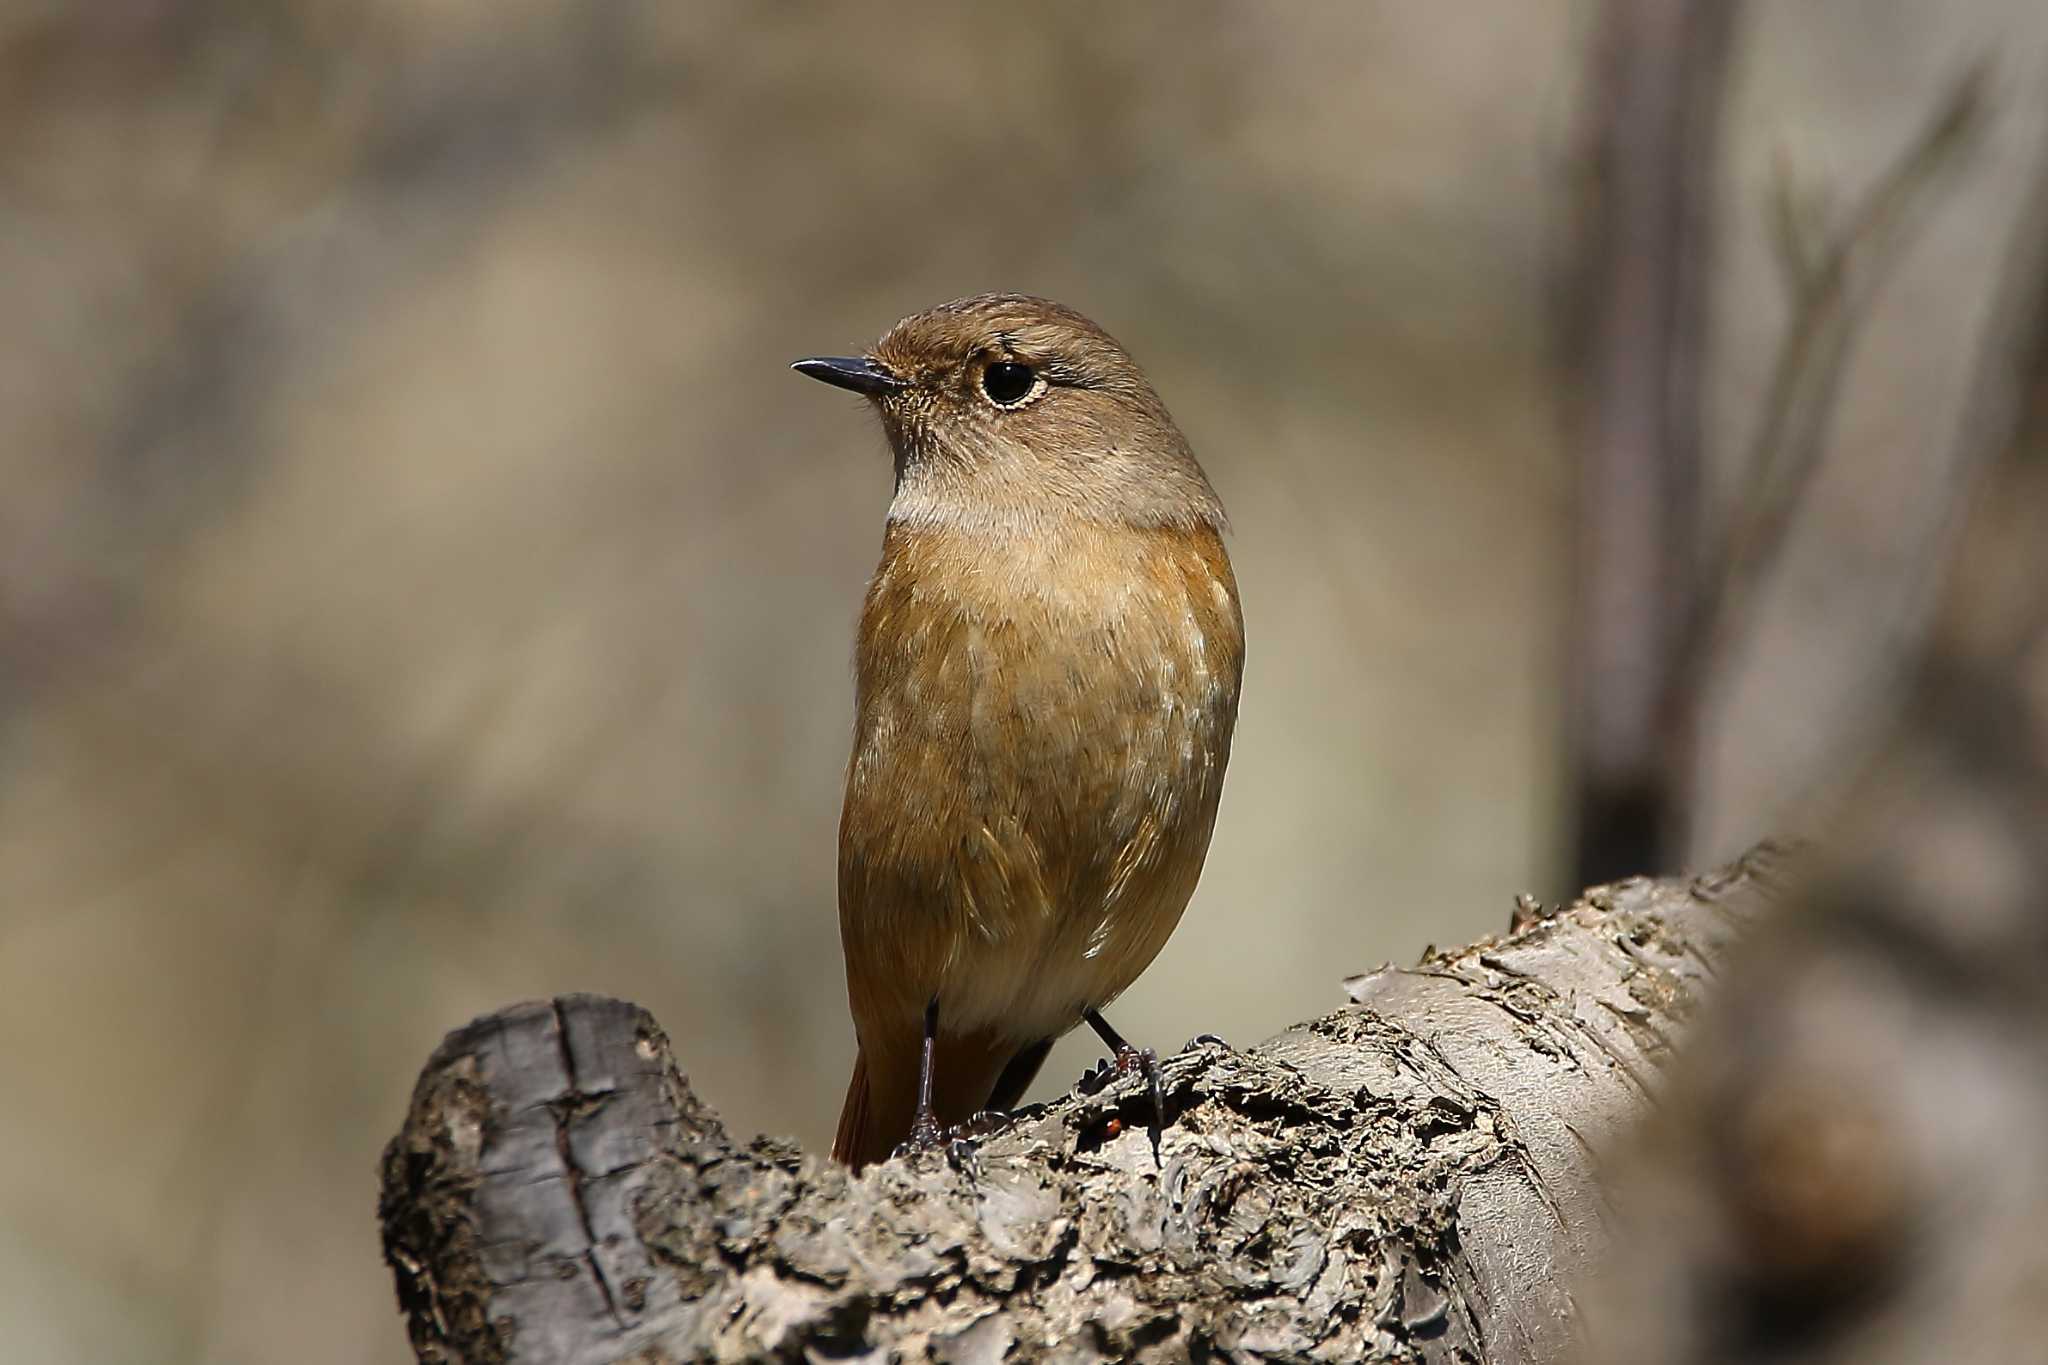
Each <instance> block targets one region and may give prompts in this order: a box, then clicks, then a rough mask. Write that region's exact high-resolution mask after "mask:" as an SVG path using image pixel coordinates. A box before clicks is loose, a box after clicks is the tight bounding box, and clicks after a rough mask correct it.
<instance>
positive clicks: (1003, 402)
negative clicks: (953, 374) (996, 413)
mask: <svg viewBox="0 0 2048 1365" xmlns="http://www.w3.org/2000/svg"><path fill="white" fill-rule="evenodd" d="M1037 385H1038V374H1037V372H1036V371H1034V370H1033V369H1032V368H1031V367H1030V366H1029V365H1020V364H1018V363H1017V362H1016V361H1014V360H998V361H996V362H995V363H994V364H993V365H990V366H989V367H988V368H987V369H985V370H983V371H982V372H981V391H982V392H983V393H985V394H987V395H988V401H989V402H991V403H994V404H995V405H996V406H997V407H999V408H1007V407H1009V406H1011V405H1012V404H1015V403H1021V402H1023V401H1024V400H1025V399H1026V398H1029V397H1030V396H1031V390H1032V389H1034V388H1036V387H1037Z"/></svg>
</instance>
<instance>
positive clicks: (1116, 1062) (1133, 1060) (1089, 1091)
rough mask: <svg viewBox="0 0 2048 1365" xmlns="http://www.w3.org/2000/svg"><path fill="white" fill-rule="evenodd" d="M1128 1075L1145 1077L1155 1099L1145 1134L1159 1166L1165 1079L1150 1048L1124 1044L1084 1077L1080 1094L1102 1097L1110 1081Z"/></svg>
mask: <svg viewBox="0 0 2048 1365" xmlns="http://www.w3.org/2000/svg"><path fill="white" fill-rule="evenodd" d="M1125 1076H1143V1077H1144V1078H1145V1088H1146V1090H1147V1091H1148V1092H1149V1094H1150V1097H1151V1100H1152V1117H1151V1120H1150V1121H1149V1122H1148V1123H1146V1125H1145V1132H1146V1134H1147V1135H1148V1136H1150V1137H1151V1139H1152V1160H1153V1161H1154V1163H1157V1162H1158V1160H1159V1141H1160V1139H1161V1138H1162V1137H1163V1136H1164V1135H1165V1132H1166V1077H1165V1074H1164V1073H1163V1072H1162V1071H1161V1070H1160V1066H1159V1054H1158V1053H1156V1052H1154V1051H1153V1050H1152V1049H1151V1048H1149V1047H1133V1046H1131V1044H1129V1043H1125V1044H1123V1045H1122V1046H1121V1047H1119V1048H1117V1050H1116V1055H1115V1056H1114V1057H1106V1058H1104V1059H1103V1060H1101V1061H1099V1062H1097V1063H1096V1064H1095V1065H1094V1067H1093V1068H1091V1069H1090V1070H1089V1071H1088V1072H1087V1073H1086V1074H1085V1075H1083V1076H1082V1077H1081V1084H1080V1090H1081V1093H1082V1094H1084V1095H1097V1094H1100V1093H1101V1092H1102V1091H1103V1090H1105V1089H1107V1088H1108V1086H1109V1083H1110V1082H1111V1081H1114V1080H1118V1079H1120V1078H1122V1077H1125Z"/></svg>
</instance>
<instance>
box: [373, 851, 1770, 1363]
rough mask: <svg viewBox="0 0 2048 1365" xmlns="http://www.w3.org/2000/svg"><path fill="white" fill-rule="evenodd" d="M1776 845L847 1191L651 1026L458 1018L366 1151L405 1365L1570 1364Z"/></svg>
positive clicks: (1626, 885) (507, 1013)
mask: <svg viewBox="0 0 2048 1365" xmlns="http://www.w3.org/2000/svg"><path fill="white" fill-rule="evenodd" d="M1774 868H1782V858H1781V856H1780V855H1777V854H1774V853H1772V852H1771V851H1769V850H1763V851H1760V852H1758V853H1756V854H1752V855H1751V856H1750V857H1749V858H1747V859H1745V860H1743V861H1742V862H1741V863H1739V864H1737V865H1735V866H1733V867H1731V868H1729V869H1728V870H1726V871H1725V872H1722V873H1720V874H1717V875H1714V876H1711V877H1706V878H1702V879H1700V880H1698V881H1694V882H1675V881H1674V882H1651V881H1646V880H1635V881H1628V882H1622V883H1618V884H1616V885H1613V886H1608V887H1603V888H1599V889H1596V890H1593V891H1590V892H1588V893H1587V894H1586V895H1585V896H1584V897H1583V898H1582V899H1581V900H1579V901H1578V902H1577V903H1575V904H1573V905H1572V906H1570V907H1568V908H1565V909H1562V910H1558V911H1554V912H1548V913H1546V912H1544V911H1542V910H1540V909H1538V908H1537V907H1535V906H1533V905H1530V904H1526V903H1525V904H1524V905H1523V906H1522V907H1521V908H1520V910H1519V911H1518V913H1517V915H1516V916H1515V924H1514V925H1513V927H1512V928H1511V931H1510V932H1509V933H1508V934H1507V935H1505V936H1504V937H1500V938H1489V939H1486V940H1483V941H1481V942H1479V943H1476V944H1473V945H1470V946H1469V947H1465V948H1462V949H1459V950H1457V951H1454V952H1446V953H1431V954H1430V955H1428V956H1426V957H1425V958H1424V960H1423V961H1422V962H1421V963H1420V964H1418V965H1417V966H1415V967H1410V968H1395V967H1383V968H1381V969H1380V970H1378V971H1376V972H1372V973H1369V974H1367V975H1365V976H1362V977H1358V978H1354V979H1353V980H1352V981H1350V982H1348V983H1346V984H1347V988H1348V990H1349V992H1350V994H1351V997H1352V1000H1353V1002H1354V1003H1352V1004H1351V1005H1349V1006H1347V1007H1345V1008H1342V1009H1339V1010H1337V1011H1336V1012H1334V1013H1331V1014H1327V1015H1324V1016H1323V1017H1321V1018H1318V1019H1315V1020H1313V1021H1310V1022H1307V1023H1304V1024H1301V1025H1298V1026H1296V1027H1294V1028H1292V1029H1289V1030H1287V1031H1286V1032H1284V1033H1282V1034H1280V1035H1279V1036H1278V1037H1276V1038H1273V1039H1271V1040H1270V1041H1268V1042H1265V1043H1263V1044H1260V1045H1259V1046H1257V1047H1254V1048H1249V1049H1244V1050H1235V1049H1232V1048H1230V1047H1228V1046H1226V1045H1223V1044H1220V1043H1217V1042H1214V1041H1199V1040H1198V1041H1197V1042H1195V1043H1191V1044H1190V1045H1189V1046H1188V1047H1187V1048H1186V1049H1185V1050H1183V1051H1182V1052H1181V1053H1179V1054H1178V1055H1176V1056H1174V1057H1171V1058H1169V1059H1167V1061H1166V1064H1165V1082H1166V1098H1167V1107H1168V1110H1169V1114H1168V1118H1169V1125H1168V1127H1167V1129H1166V1132H1165V1135H1164V1142H1163V1146H1162V1148H1161V1151H1160V1153H1159V1159H1158V1163H1157V1164H1155V1161H1154V1154H1153V1150H1152V1147H1151V1145H1150V1143H1149V1141H1148V1138H1147V1134H1146V1120H1147V1117H1148V1113H1147V1108H1148V1104H1147V1101H1146V1099H1145V1097H1144V1088H1143V1083H1142V1082H1141V1081H1139V1080H1136V1079H1135V1078H1134V1079H1131V1080H1119V1079H1112V1080H1111V1081H1110V1082H1109V1083H1108V1084H1107V1085H1106V1086H1104V1087H1102V1088H1100V1089H1099V1090H1097V1091H1095V1092H1094V1093H1089V1087H1087V1086H1082V1087H1077V1088H1076V1090H1075V1091H1074V1092H1073V1093H1070V1094H1068V1095H1066V1096H1065V1097H1063V1098H1061V1099H1059V1100H1057V1101H1055V1102H1053V1103H1050V1104H1047V1105H1043V1106H1039V1107H1034V1108H1031V1109H1027V1110H1024V1111H1022V1112H1021V1113H1020V1114H1018V1115H1017V1116H1016V1117H1015V1118H1014V1119H1013V1121H1011V1122H1010V1123H1008V1124H1006V1125H1005V1126H1003V1127H1001V1128H1000V1129H999V1130H997V1131H995V1132H994V1133H992V1134H991V1135H989V1136H987V1137H985V1138H983V1139H981V1140H979V1141H977V1142H975V1143H973V1144H972V1145H971V1146H969V1145H965V1144H956V1145H955V1146H953V1147H951V1148H947V1149H941V1150H935V1151H931V1152H925V1153H920V1154H915V1155H910V1156H906V1157H900V1158H898V1159H895V1160H892V1161H889V1162H886V1163H883V1164H881V1165H879V1166H876V1167H874V1168H872V1169H871V1170H870V1171H868V1172H866V1173H864V1174H863V1175H862V1176H860V1177H857V1178H856V1177H850V1176H848V1175H847V1173H846V1172H845V1171H844V1170H843V1169H842V1168H840V1167H838V1166H836V1165H834V1164H832V1163H831V1162H829V1161H828V1160H826V1159H825V1158H824V1157H822V1156H820V1155H817V1154H805V1153H803V1152H801V1151H799V1150H797V1149H796V1148H795V1147H794V1146H792V1145H790V1144H788V1143H786V1142H778V1141H774V1140H770V1139H756V1140H754V1141H751V1142H744V1143H742V1142H736V1141H735V1140H734V1139H733V1138H732V1137H731V1136H730V1135H728V1134H727V1133H726V1131H725V1129H724V1128H723V1126H722V1125H721V1124H720V1123H719V1121H718V1119H717V1118H716V1116H715V1115H714V1114H713V1113H712V1112H711V1111H710V1110H709V1109H708V1108H707V1107H706V1106H705V1105H704V1104H703V1103H702V1102H701V1101H700V1100H699V1099H698V1098H697V1097H696V1096H695V1095H694V1094H693V1093H692V1092H691V1090H690V1088H689V1085H688V1083H687V1082H686V1081H685V1080H684V1078H683V1077H682V1075H681V1074H680V1073H679V1072H678V1071H677V1069H676V1066H675V1063H674V1061H673V1059H672V1057H671V1055H670V1049H669V1042H668V1040H667V1038H666V1037H665V1036H664V1035H663V1034H662V1032H661V1030H660V1028H659V1027H658V1026H657V1025H656V1024H655V1023H654V1021H653V1019H652V1018H650V1017H649V1016H648V1015H647V1014H646V1013H645V1012H644V1011H641V1010H639V1009H637V1008H636V1007H634V1006H631V1005H628V1004H624V1003H621V1002H618V1001H612V1000H604V999H599V998H595V997H590V996H568V997H563V998H560V999H557V1000H553V1001H547V1002H541V1003H536V1004H527V1005H519V1006H515V1007H513V1008H510V1009H507V1010H503V1011H501V1012H499V1013H497V1014H494V1015H490V1016H488V1017H486V1018H483V1019H480V1020H478V1021H476V1022H475V1023H472V1024H471V1025H469V1026H468V1027H466V1028H464V1029H461V1030H459V1031H457V1032H456V1033H454V1034H452V1035H450V1036H449V1038H448V1040H447V1041H446V1042H445V1043H444V1044H443V1045H442V1046H441V1048H440V1049H439V1051H437V1052H436V1053H435V1055H434V1057H433V1059H432V1060H431V1061H430V1062H429V1063H428V1065H427V1067H426V1070H425V1072H424V1073H423V1074H422V1076H421V1078H420V1081H419V1085H418V1088H417V1090H416V1091H415V1093H414V1097H413V1103H412V1109H411V1113H410V1114H409V1115H408V1117H407V1119H406V1122H405V1126H404V1129H403V1130H402V1131H401V1132H400V1134H399V1135H398V1137H397V1138H396V1139H394V1140H393V1142H392V1143H391V1145H390V1147H389V1149H388V1151H387V1153H386V1155H385V1160H384V1169H383V1198H382V1202H381V1215H382V1221H383V1234H384V1247H385V1254H386V1257H387V1259H388V1260H389V1262H390V1264H391V1266H392V1269H393V1272H394V1274H395V1276H396V1279H397V1284H398V1293H399V1301H400V1305H401V1307H402V1309H403V1311H404V1312H405V1315H406V1318H407V1321H408V1325H409V1328H410V1331H411V1335H412V1342H413V1346H414V1349H415V1351H416V1352H417V1354H418V1356H419V1358H420V1359H421V1360H422V1361H428V1362H443V1361H464V1362H495V1361H527V1362H534V1361H550V1362H579V1363H580V1362H600V1361H620V1360H633V1361H650V1362H651V1361H684V1360H691V1361H695V1360H741V1359H754V1358H781V1359H806V1358H809V1359H824V1358H836V1357H863V1356H872V1357H874V1358H878V1359H879V1358H888V1357H889V1356H890V1355H891V1354H895V1355H901V1356H904V1357H907V1358H917V1357H919V1356H922V1355H930V1356H931V1357H933V1358H938V1359H949V1360H991V1361H992V1360H998V1359H1016V1360H1040V1359H1091V1358H1103V1357H1111V1358H1118V1359H1137V1360H1155V1359H1156V1360H1169V1359H1187V1358H1190V1357H1202V1356H1216V1355H1220V1356H1227V1357H1231V1358H1237V1359H1263V1358H1288V1359H1318V1360H1358V1359H1370V1360H1397V1359H1398V1360H1424V1361H1474V1362H1488V1363H1489V1365H1506V1363H1507V1362H1531V1361H1539V1360H1553V1359H1556V1358H1558V1357H1559V1355H1560V1354H1561V1353H1564V1352H1566V1351H1567V1350H1569V1349H1571V1347H1572V1345H1573V1342H1574V1340H1575V1335H1576V1331H1577V1321H1576V1319H1577V1312H1576V1308H1575V1305H1574V1301H1573V1297H1572V1294H1571V1290H1570V1289H1569V1287H1568V1286H1569V1285H1570V1284H1572V1283H1573V1282H1574V1281H1575V1280H1576V1278H1577V1277H1578V1276H1580V1275H1581V1274H1582V1273H1583V1272H1584V1271H1585V1270H1586V1269H1587V1268H1588V1267H1589V1266H1590V1265H1591V1264H1593V1263H1594V1261H1595V1260H1596V1258H1597V1257H1598V1256H1599V1254H1600V1253H1601V1252H1602V1250H1603V1249H1604V1245H1605V1237H1604V1232H1603V1210H1602V1207H1601V1204H1600V1199H1599V1196H1598V1194H1597V1192H1596V1190H1595V1187H1594V1184H1593V1169H1592V1161H1593V1157H1594V1154H1595V1153H1596V1152H1597V1151H1598V1150H1600V1149H1601V1148H1603V1147H1604V1146H1606V1145H1607V1144H1609V1143H1610V1141H1611V1140H1612V1139H1613V1138H1614V1137H1615V1136H1616V1134H1617V1133H1618V1131H1619V1130H1620V1129H1621V1128H1622V1127H1623V1126H1624V1125H1626V1124H1628V1123H1629V1122H1630V1121H1631V1120H1632V1119H1634V1118H1636V1117H1637V1116H1638V1115H1639V1114H1640V1113H1641V1112H1642V1110H1643V1108H1644V1104H1643V1101H1644V1096H1645V1093H1646V1090H1647V1089H1648V1088H1649V1087H1650V1086H1651V1085H1652V1084H1653V1083H1654V1080H1655V1078H1656V1076H1657V1074H1658V1072H1659V1070H1660V1068H1661V1067H1662V1066H1663V1065H1664V1062H1665V1060H1666V1058H1667V1056H1668V1055H1669V1053H1670V1050H1671V1046H1672V1043H1673V1041H1674V1038H1675V1037H1676V1036H1677V1035H1678V1034H1680V1033H1681V1032H1683V1030H1684V1028H1685V1026H1686V1022H1687V1020H1688V1019H1689V1018H1690V1017H1691V1015H1692V1014H1693V1013H1694V1011H1695V1008H1696V1006H1697V1005H1698V1003H1699V1002H1700V1000H1701V998H1702V995H1703V992H1705V991H1706V990H1707V988H1708V987H1709V985H1710V984H1711V982H1712V979H1713V975H1714V965H1713V964H1714V963H1715V962H1716V961H1717V960H1718V959H1719V958H1720V957H1721V956H1722V954H1723V952H1724V949H1725V948H1726V946H1727V945H1728V942H1729V940H1730V939H1731V937H1732V936H1733V935H1735V934H1736V933H1737V932H1738V931H1739V930H1741V929H1742V928H1743V927H1744V926H1745V925H1746V924H1747V923H1748V922H1750V921H1751V920H1752V919H1754V918H1755V917H1756V916H1757V914H1758V912H1759V911H1760V909H1761V908H1762V907H1763V906H1764V905H1765V904H1766V903H1767V902H1768V901H1769V900H1770V899H1771V891H1772V888H1773V887H1774V886H1775V884H1776V878H1775V876H1774Z"/></svg>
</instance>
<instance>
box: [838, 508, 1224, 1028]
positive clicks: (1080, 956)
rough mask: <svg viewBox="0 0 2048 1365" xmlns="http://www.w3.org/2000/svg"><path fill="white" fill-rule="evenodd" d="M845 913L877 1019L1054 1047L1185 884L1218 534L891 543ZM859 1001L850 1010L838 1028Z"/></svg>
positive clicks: (954, 535)
mask: <svg viewBox="0 0 2048 1365" xmlns="http://www.w3.org/2000/svg"><path fill="white" fill-rule="evenodd" d="M857 666H858V675H859V689H858V701H857V708H856V709H857V719H856V734H855V744H854V754H853V762H852V765H851V768H850V771H849V774H848V782H847V798H846V808H845V814H844V817H843V819H842V822H841V846H840V902H841V905H840V909H841V923H842V930H843V934H844V937H845V940H846V951H847V955H848V960H849V965H850V966H851V967H855V968H857V970H855V971H853V972H852V973H851V976H852V977H853V978H855V979H859V980H863V981H868V982H884V983H888V984H886V985H875V986H872V987H871V988H870V989H871V991H873V992H878V993H881V994H885V995H887V996H888V997H889V998H888V999H886V1000H885V999H881V998H876V999H873V1000H871V1001H869V1002H866V1003H867V1004H868V1005H869V1007H870V1008H871V1009H887V1010H888V1011H890V1012H892V1013H894V1012H900V1011H912V1012H914V1011H920V1010H922V1008H923V1004H924V1002H925V1001H926V1000H928V999H929V998H930V997H931V996H932V995H933V994H934V993H937V994H939V995H941V997H942V1014H944V1015H945V1016H946V1017H948V1018H949V1020H950V1021H951V1022H953V1023H955V1024H957V1025H959V1026H961V1027H967V1026H970V1025H972V1024H974V1023H976V1022H997V1021H1001V1022H1004V1023H1006V1024H1015V1025H1016V1027H1017V1028H1018V1031H1019V1032H1020V1034H1025V1033H1029V1032H1030V1031H1031V1030H1034V1029H1037V1030H1041V1031H1043V1032H1055V1031H1057V1030H1058V1029H1060V1028H1064V1027H1067V1026H1069V1025H1070V1024H1071V1023H1072V1022H1073V1021H1074V1019H1075V1018H1076V1017H1078V1014H1079V1011H1080V1010H1081V1009H1083V1008H1087V1007H1089V1006H1092V1005H1099V1004H1101V1003H1103V1002H1105V1001H1106V1000H1107V999H1108V998H1110V997H1111V996H1113V995H1115V994H1116V993H1117V992H1118V991H1120V990H1122V989H1123V987H1124V986H1126V985H1128V984H1129V982H1130V981H1131V980H1132V979H1133V978H1134V977H1135V976H1136V975H1137V974H1138V973H1139V972H1140V971H1142V970H1143V969H1144V967H1145V966H1146V965H1147V964H1148V963H1149V962H1150V961H1151V959H1152V957H1153V956H1155V955H1156V954H1157V952H1158V951H1159V948H1160V947H1161V946H1163V945H1164V943H1165V941H1166V937H1167V935H1168V934H1170V933H1171V932H1172V929H1173V926H1174V924H1175V923H1176V922H1177V921H1178V919H1179V917H1180V913H1181V911H1182V909H1183V908H1184V907H1185V905H1186V903H1187V899H1188V897H1189V895H1190V894H1192V892H1193V890H1194V884H1195V880H1196V878H1197V876H1198V875H1199V873H1200V870H1201V864H1202V859H1203V856H1204V854H1205V852H1206V850H1207V847H1208V841H1209V833H1210V830H1211V828H1212V826H1213V823H1214V819H1215V812H1216V802H1217V797H1218V795H1219V794H1220V791H1221V787H1222V780H1223V770H1224V766H1225V763H1226V762H1227V760H1228V758H1229V752H1230V739H1231V731H1232V727H1233V724H1234V721H1235V716H1236V708H1237V694H1238V684H1239V677H1240V674H1241V670H1242V666H1243V630H1242V625H1241V619H1240V617H1239V613H1238V606H1237V601H1236V588H1235V584H1234V582H1233V581H1232V578H1231V575H1230V566H1229V561H1228V559H1227V557H1226V556H1225V555H1224V552H1223V548H1222V544H1221V541H1220V539H1219V538H1218V537H1217V536H1216V534H1215V532H1213V531H1211V530H1208V529H1207V528H1203V529H1201V530H1199V531H1196V532H1189V531H1186V530H1181V529H1158V530H1134V529H1131V528H1125V527H1090V528H1085V529H1084V530H1083V531H1082V532H1079V533H1070V534H1068V535H1067V536H1065V537H1064V538H1063V539H1062V540H1061V541H1060V542H1059V543H1057V544H1049V543H1045V542H1043V541H1039V542H1027V541H1016V540H1013V541H1008V542H1005V541H1000V540H998V541H990V540H988V539H985V538H976V537H973V536H970V535H968V534H965V533H962V532H955V531H938V530H915V531H913V530H907V529H904V528H902V527H897V526H892V527H891V529H890V532H889V536H888V539H887V541H886V542H885V546H884V554H883V560H882V564H881V567H880V568H879V569H878V571H877V573H876V576H875V580H874V583H873V584H872V586H871V587H870V589H869V593H868V598H867V602H866V606H865V609H864V612H863V619H862V629H861V642H860V647H859V652H858V659H857ZM862 1004H863V1002H862V1001H860V1000H858V999H857V1000H856V1001H855V1007H856V1012H857V1013H858V1012H860V1010H861V1007H862Z"/></svg>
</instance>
